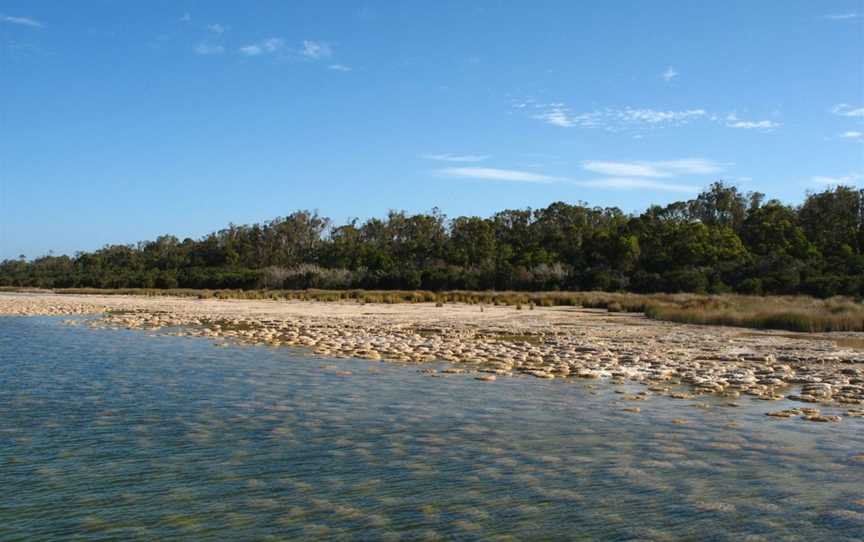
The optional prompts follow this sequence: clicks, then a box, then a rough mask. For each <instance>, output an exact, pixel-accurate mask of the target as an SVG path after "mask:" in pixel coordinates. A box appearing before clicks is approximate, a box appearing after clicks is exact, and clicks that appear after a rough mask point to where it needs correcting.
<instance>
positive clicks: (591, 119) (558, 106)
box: [513, 68, 864, 137]
mask: <svg viewBox="0 0 864 542" xmlns="http://www.w3.org/2000/svg"><path fill="white" fill-rule="evenodd" d="M670 69H671V70H672V71H674V68H670ZM667 72H668V70H667ZM669 73H671V72H669ZM664 75H665V74H664ZM675 75H676V76H677V72H676V73H675ZM672 77H674V76H672ZM839 107H840V109H837V107H835V109H837V111H835V112H837V113H838V114H844V115H847V116H859V115H860V116H864V109H862V110H852V109H844V107H846V108H848V106H845V105H844V104H841V106H839ZM513 108H514V109H517V110H521V111H523V112H525V113H528V114H529V115H530V116H531V117H532V118H535V119H537V120H541V121H543V122H545V123H546V124H550V125H552V126H559V127H561V128H572V127H574V126H577V127H582V128H601V129H603V130H606V131H609V132H621V131H631V132H632V131H637V130H644V129H656V128H662V127H667V126H684V125H687V124H691V123H694V122H697V121H702V122H712V123H718V124H722V125H724V126H726V127H728V128H738V129H750V130H760V131H764V132H769V131H772V130H775V129H777V128H779V127H780V126H781V124H780V123H779V122H778V121H775V120H744V119H739V118H738V117H737V116H736V114H735V113H731V114H728V115H720V114H717V113H712V112H710V111H708V110H706V109H703V108H693V109H680V110H675V109H671V110H663V109H653V108H649V107H639V108H637V107H624V108H618V109H616V108H608V107H607V108H604V109H595V110H593V111H588V112H583V113H573V112H572V111H571V110H570V108H568V107H567V105H565V104H563V103H560V102H559V103H539V102H536V101H534V100H532V99H530V98H529V99H523V100H518V101H514V102H513ZM641 136H642V134H639V137H641Z"/></svg>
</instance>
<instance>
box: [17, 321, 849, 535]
mask: <svg viewBox="0 0 864 542" xmlns="http://www.w3.org/2000/svg"><path fill="white" fill-rule="evenodd" d="M60 321H61V319H60V318H6V319H3V320H2V321H0V383H2V385H0V435H3V436H4V437H5V438H3V439H0V486H2V487H3V488H14V490H13V491H9V490H7V491H4V492H2V493H0V539H3V540H7V539H8V540H18V539H21V540H37V539H38V540H61V539H62V540H65V539H69V538H74V539H80V540H102V539H123V540H154V539H165V540H171V539H176V540H181V539H182V540H226V539H231V540H284V539H290V540H324V539H327V540H356V539H369V540H441V539H462V540H480V539H483V540H526V539H558V540H596V539H622V540H626V539H643V540H645V539H647V540H679V539H699V540H718V541H719V540H730V541H731V540H736V541H737V540H745V539H750V540H777V539H789V540H794V539H800V540H860V539H862V538H864V461H858V460H856V459H855V458H856V457H858V454H861V453H864V421H862V419H860V418H858V419H851V418H850V419H845V420H844V421H843V422H842V423H840V424H811V423H805V422H802V421H800V420H795V419H766V416H765V415H764V413H765V412H766V411H767V410H769V409H771V410H775V409H778V408H786V407H787V406H790V405H791V404H790V405H786V404H785V403H784V404H782V405H779V406H778V405H777V404H776V403H772V404H771V405H768V404H766V403H765V402H761V401H752V400H749V399H742V400H740V404H741V406H740V407H738V408H734V409H733V408H729V407H725V406H724V400H723V399H722V398H710V397H702V398H700V399H699V402H700V404H701V403H704V404H705V405H706V406H708V407H710V408H689V407H688V406H687V405H688V403H686V402H682V401H675V400H671V399H668V398H664V397H651V398H650V400H649V401H642V402H640V403H639V405H640V407H641V412H640V413H622V412H621V409H622V408H624V407H625V406H627V404H628V401H626V399H624V398H623V397H624V395H623V394H618V393H615V390H622V389H623V390H624V391H625V392H626V394H634V393H638V392H639V391H642V388H641V387H639V386H635V385H631V384H624V385H623V386H611V385H607V384H606V383H604V382H603V381H600V382H598V383H596V386H595V387H594V388H593V389H590V390H589V389H586V388H585V387H583V386H572V385H561V384H560V383H559V382H555V381H553V382H547V381H538V380H534V379H520V378H502V379H499V380H498V381H496V382H495V383H494V384H491V385H490V384H488V383H481V382H476V381H474V380H473V379H472V378H471V376H470V375H465V376H453V377H450V378H448V379H429V378H425V377H424V376H423V375H421V374H419V373H418V372H417V367H416V366H395V365H394V366H387V367H386V370H384V371H381V372H380V373H377V374H371V373H369V372H368V371H367V370H366V367H367V365H369V362H365V361H361V360H351V359H342V360H326V362H324V363H326V364H328V365H332V366H333V369H322V368H321V367H320V366H321V365H322V361H321V360H316V359H313V358H308V357H299V356H297V355H296V353H292V352H291V351H289V350H281V349H250V348H235V347H228V348H219V349H214V348H212V346H211V343H210V342H209V341H208V340H206V339H193V338H181V337H169V336H160V337H155V338H149V337H147V336H146V335H145V334H143V333H140V332H135V331H126V330H98V331H92V330H88V329H86V328H81V327H68V326H63V325H61V324H60ZM336 371H351V372H352V375H351V376H339V375H337V374H335V373H336ZM629 404H632V402H629ZM673 420H680V422H683V423H680V422H679V423H673ZM733 422H734V424H735V427H730V424H732V423H733Z"/></svg>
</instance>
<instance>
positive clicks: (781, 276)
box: [0, 181, 864, 297]
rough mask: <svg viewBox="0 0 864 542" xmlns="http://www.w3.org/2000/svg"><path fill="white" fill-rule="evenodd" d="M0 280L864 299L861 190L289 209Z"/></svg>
mask: <svg viewBox="0 0 864 542" xmlns="http://www.w3.org/2000/svg"><path fill="white" fill-rule="evenodd" d="M0 286H18V287H25V286H26V287H41V288H70V287H88V288H204V289H220V288H230V289H252V288H290V289H295V288H329V289H347V288H365V289H405V290H411V289H424V290H457V289H461V290H486V289H489V290H492V289H494V290H605V291H633V292H646V293H647V292H708V293H726V292H739V293H746V294H798V293H804V294H811V295H815V296H819V297H828V296H832V295H838V294H843V295H850V296H862V295H864V190H859V189H855V188H852V187H848V186H838V187H834V188H829V189H826V190H824V191H822V192H818V193H808V194H807V195H806V198H805V201H804V202H803V203H802V204H801V205H799V206H791V205H785V204H783V203H781V202H780V201H777V200H768V201H766V200H765V196H764V195H763V194H761V193H757V192H748V193H743V192H741V191H740V190H739V189H738V188H736V187H734V186H729V185H726V184H724V183H723V182H722V181H721V182H717V183H714V184H712V185H711V186H709V187H708V188H707V189H706V190H705V191H703V192H702V193H700V194H699V195H698V196H697V197H696V198H694V199H691V200H688V201H679V202H675V203H671V204H669V205H666V206H657V205H653V206H651V207H649V208H648V209H646V210H645V211H644V212H642V213H641V214H635V213H633V214H626V213H624V212H622V211H621V210H620V209H618V208H616V207H591V206H589V205H588V204H586V203H584V202H578V203H575V204H569V203H564V202H556V203H552V204H551V205H549V206H548V207H546V208H544V209H535V210H532V209H516V210H504V211H501V212H498V213H496V214H494V215H493V216H491V217H487V218H482V217H477V216H460V217H458V218H453V219H448V218H447V217H446V216H444V215H443V214H442V213H441V212H440V211H439V210H438V209H433V210H432V211H431V212H429V213H425V214H413V215H412V214H406V213H404V212H396V211H391V212H390V213H389V214H388V215H387V217H386V218H371V219H369V220H366V221H365V222H362V223H361V222H360V221H358V220H351V221H349V222H348V223H346V224H341V225H335V224H333V222H332V221H331V220H330V219H328V218H325V217H322V216H320V215H319V214H318V213H317V212H310V211H297V212H294V213H292V214H290V215H288V216H286V217H280V218H276V219H274V220H271V221H269V222H265V223H260V224H252V225H244V226H237V225H234V224H230V225H229V226H228V227H227V228H225V229H222V230H219V231H217V232H213V233H211V234H209V235H206V236H205V237H203V238H201V239H198V240H195V239H189V238H186V239H183V240H182V241H181V240H179V239H178V238H177V237H174V236H172V235H164V236H161V237H158V238H156V239H155V240H153V241H144V242H139V243H137V244H135V245H110V246H106V247H104V248H102V249H99V250H95V251H93V252H79V253H76V254H75V255H74V256H54V255H48V256H43V257H39V258H35V259H32V260H27V259H25V258H23V257H21V258H19V259H17V260H15V259H10V260H5V261H3V262H2V263H0Z"/></svg>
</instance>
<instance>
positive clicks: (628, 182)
mask: <svg viewBox="0 0 864 542" xmlns="http://www.w3.org/2000/svg"><path fill="white" fill-rule="evenodd" d="M585 163H587V164H592V165H599V167H597V168H595V169H589V168H586V169H589V171H594V172H596V173H603V174H610V173H613V172H622V173H627V172H635V173H636V175H631V176H628V175H626V174H624V175H610V176H609V177H600V178H594V179H572V178H570V177H558V176H553V175H545V174H541V173H535V172H532V171H523V170H512V169H497V168H484V167H458V168H444V169H439V170H436V171H435V173H436V174H437V175H439V176H444V177H454V178H463V179H475V180H484V181H508V182H518V183H541V184H547V183H564V184H569V185H574V186H582V187H586V188H604V189H612V190H661V191H666V192H688V193H694V192H698V187H696V186H693V185H689V184H684V183H678V182H674V180H671V181H670V180H663V181H660V180H657V179H654V178H651V177H655V176H660V175H657V172H656V171H653V170H651V169H650V168H649V169H634V168H631V169H627V168H626V167H620V168H615V167H613V166H612V164H614V163H613V162H597V161H589V162H585ZM653 163H654V164H659V163H661V162H653ZM671 163H673V164H674V163H677V161H672V162H671ZM619 165H622V166H623V165H625V164H619ZM629 165H635V164H629ZM662 176H665V175H662Z"/></svg>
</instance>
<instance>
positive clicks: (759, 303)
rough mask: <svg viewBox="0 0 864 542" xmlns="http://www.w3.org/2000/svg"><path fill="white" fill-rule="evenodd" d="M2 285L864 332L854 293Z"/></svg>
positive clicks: (80, 292) (861, 311) (861, 307)
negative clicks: (578, 312) (552, 310)
mask: <svg viewBox="0 0 864 542" xmlns="http://www.w3.org/2000/svg"><path fill="white" fill-rule="evenodd" d="M0 291H17V292H30V293H34V292H54V293H58V294H77V295H88V294H101V295H144V296H176V297H192V298H197V299H201V300H207V299H214V298H215V299H252V300H256V299H261V300H275V301H292V300H297V301H321V302H354V303H388V304H394V303H435V304H436V305H438V306H444V305H446V304H450V303H463V304H475V305H480V306H481V307H482V306H484V305H497V306H511V307H522V306H528V307H533V306H540V307H582V308H591V309H606V310H608V311H609V312H637V313H644V314H645V316H647V317H648V318H652V319H655V320H665V321H670V322H679V323H684V324H697V325H724V326H737V327H749V328H757V329H782V330H788V331H801V332H810V333H815V332H826V331H864V305H862V304H861V303H859V302H856V301H855V300H853V299H851V298H847V297H832V298H829V299H816V298H812V297H807V296H765V297H762V296H747V295H736V294H721V295H698V294H631V293H614V292H531V293H526V292H494V291H463V290H458V291H450V292H431V291H426V290H357V289H355V290H318V289H309V290H194V289H137V288H129V289H113V290H112V289H98V288H67V289H55V290H39V289H35V288H0Z"/></svg>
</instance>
